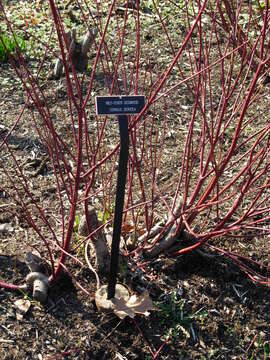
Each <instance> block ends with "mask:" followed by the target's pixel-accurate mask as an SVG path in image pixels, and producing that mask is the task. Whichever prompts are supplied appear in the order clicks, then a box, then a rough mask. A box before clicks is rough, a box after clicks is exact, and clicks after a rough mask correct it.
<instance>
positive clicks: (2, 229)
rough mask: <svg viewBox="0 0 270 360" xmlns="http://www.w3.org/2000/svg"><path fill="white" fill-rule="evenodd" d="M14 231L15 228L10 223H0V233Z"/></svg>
mask: <svg viewBox="0 0 270 360" xmlns="http://www.w3.org/2000/svg"><path fill="white" fill-rule="evenodd" d="M12 231H14V228H13V227H12V226H11V225H10V224H9V223H5V224H0V233H5V232H7V233H10V232H12Z"/></svg>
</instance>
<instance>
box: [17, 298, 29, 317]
mask: <svg viewBox="0 0 270 360" xmlns="http://www.w3.org/2000/svg"><path fill="white" fill-rule="evenodd" d="M14 305H15V308H16V310H17V311H16V318H17V320H22V318H23V316H24V315H25V314H26V313H27V311H28V310H29V308H30V306H31V302H30V301H29V300H24V299H20V300H16V301H15V303H14Z"/></svg>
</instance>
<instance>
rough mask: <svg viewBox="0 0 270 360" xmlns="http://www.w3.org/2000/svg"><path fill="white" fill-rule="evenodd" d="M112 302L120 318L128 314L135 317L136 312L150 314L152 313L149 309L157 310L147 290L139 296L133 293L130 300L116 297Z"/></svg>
mask: <svg viewBox="0 0 270 360" xmlns="http://www.w3.org/2000/svg"><path fill="white" fill-rule="evenodd" d="M112 302H113V304H114V313H115V314H116V315H117V316H118V317H119V318H120V319H124V318H125V317H126V316H129V317H131V318H134V317H135V316H136V314H141V315H145V316H148V315H149V314H150V313H149V310H155V307H154V305H153V302H152V300H151V298H150V297H149V294H148V292H147V291H145V292H144V293H143V294H142V295H139V296H138V295H132V296H131V297H130V298H129V299H128V301H124V300H123V299H117V298H114V299H112Z"/></svg>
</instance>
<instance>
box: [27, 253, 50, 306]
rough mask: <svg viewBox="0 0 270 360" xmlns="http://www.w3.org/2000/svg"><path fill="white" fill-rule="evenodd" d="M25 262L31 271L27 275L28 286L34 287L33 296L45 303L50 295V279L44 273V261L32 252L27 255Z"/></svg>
mask: <svg viewBox="0 0 270 360" xmlns="http://www.w3.org/2000/svg"><path fill="white" fill-rule="evenodd" d="M25 262H26V264H27V266H28V267H29V269H30V271H31V272H30V274H28V275H27V277H26V283H27V286H28V287H32V288H33V298H34V299H35V300H37V301H40V302H41V303H45V302H46V300H47V297H48V289H49V280H48V277H47V276H46V275H45V274H43V271H44V263H43V261H42V259H41V258H40V257H39V256H38V255H36V254H33V253H32V252H28V253H27V254H26V255H25Z"/></svg>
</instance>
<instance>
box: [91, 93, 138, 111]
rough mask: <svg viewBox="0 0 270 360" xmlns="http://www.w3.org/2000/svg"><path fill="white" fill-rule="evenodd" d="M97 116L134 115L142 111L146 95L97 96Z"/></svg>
mask: <svg viewBox="0 0 270 360" xmlns="http://www.w3.org/2000/svg"><path fill="white" fill-rule="evenodd" d="M95 100H96V114H97V115H133V114H138V113H140V112H141V111H142V109H143V107H144V105H145V96H144V95H128V96H96V98H95Z"/></svg>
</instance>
